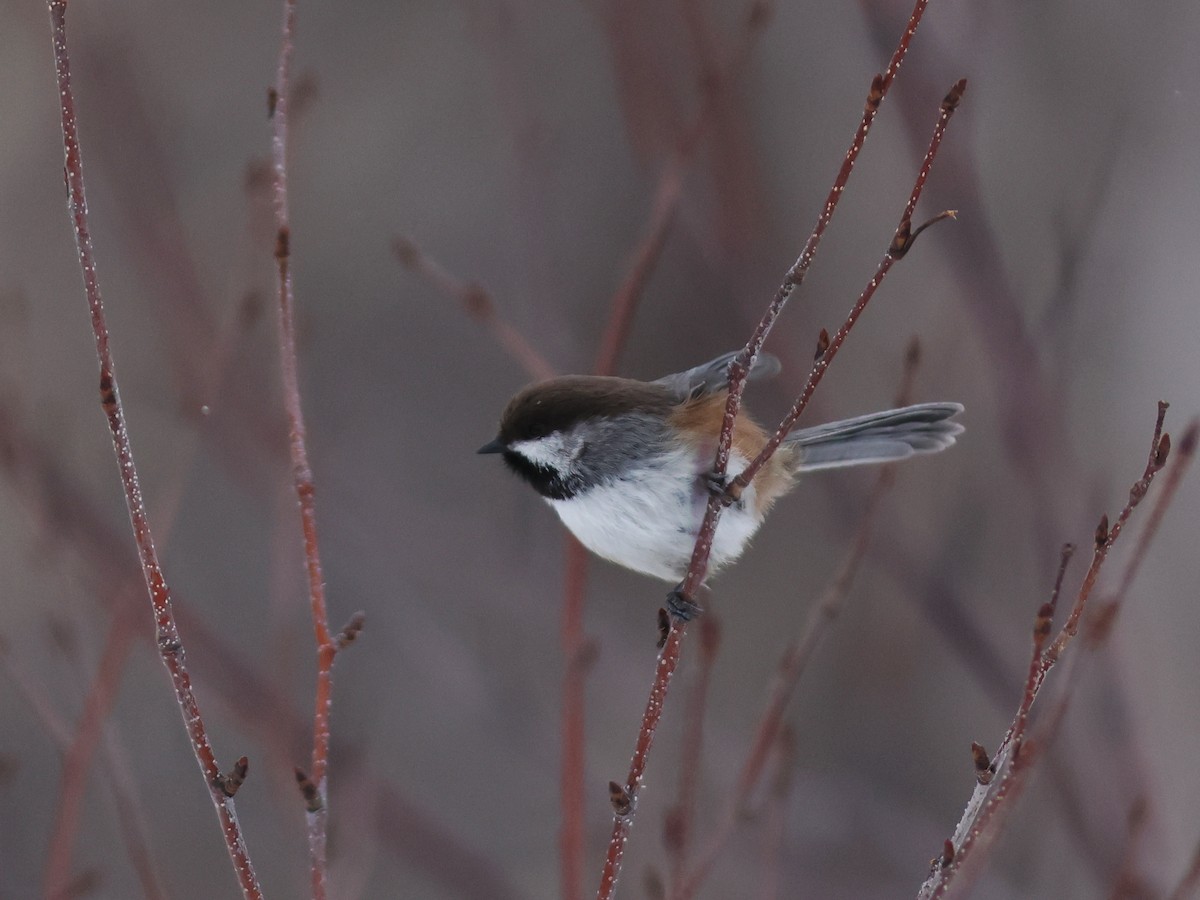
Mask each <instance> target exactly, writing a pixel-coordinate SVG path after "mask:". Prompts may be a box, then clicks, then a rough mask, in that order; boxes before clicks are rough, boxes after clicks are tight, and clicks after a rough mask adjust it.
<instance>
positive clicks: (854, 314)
mask: <svg viewBox="0 0 1200 900" xmlns="http://www.w3.org/2000/svg"><path fill="white" fill-rule="evenodd" d="M966 87H967V82H966V79H965V78H964V79H962V80H961V81H959V82H958V83H957V84H955V85H954V87H952V88H951V89H950V91H949V93H947V94H946V97H945V99H943V100H942V107H941V110H940V111H939V112H938V119H937V124H936V125H934V129H933V135H932V137H930V139H929V146H928V147H927V148H926V150H925V158H924V159H923V160H922V161H921V168H920V170H919V171H918V172H917V178H916V181H915V182H913V187H912V191H911V192H910V193H909V195H908V202H907V203H906V204H905V205H904V212H903V214H901V216H900V224H899V225H898V226H897V227H896V236H895V237H894V238H893V240H892V246H891V247H889V248H888V251H887V253H885V254H884V256H883V259H882V260H880V262H879V266H878V268H876V270H875V275H874V276H873V277H872V278H871V280H870V281H869V282H867V286H866V287H865V288H863V291H862V293H861V294H860V295H859V298H858V302H857V303H856V304H855V305H854V308H853V309H852V310H851V311H850V315H848V316H847V317H846V321H845V322H843V323H842V327H841V328H839V329H838V330H837V333H836V334H835V335H834V336H833V338H832V339H831V340H830V342H829V346H828V348H826V349H825V351H824V352H823V353H822V354H821V355H820V356H819V357H818V358H817V360H816V362H814V363H813V367H812V371H811V372H810V373H809V376H808V382H807V383H806V384H805V385H804V390H803V391H801V393H800V396H799V397H797V398H796V402H795V403H794V404H792V408H791V409H790V410H789V411H788V414H787V415H786V416H784V417H783V420H782V421H781V422H780V423H779V427H778V428H776V429H775V433H774V434H773V435H771V439H770V440H769V441H767V444H766V446H765V447H763V448H762V450H761V451H759V453H758V455H757V456H756V457H755V458H754V459H753V460H752V461H751V462H750V464H749V465H748V466H746V468H745V469H743V470H742V471H741V472H740V473H739V474H738V476H737V477H736V478H734V479H733V481H732V483H731V485H730V488H731V490H732V491H733V492H734V493H740V491H742V490H744V489H745V488H746V487H747V486H748V485H749V484H750V482H751V481H752V480H753V479H754V476H755V475H757V474H758V472H759V471H760V470H761V469H762V467H763V466H765V465H766V464H767V462H769V461H770V459H771V457H772V456H774V455H775V451H776V450H778V449H779V446H780V444H782V443H783V441H784V440H785V439H786V438H787V436H788V434H789V433H790V432H791V430H792V427H793V426H794V425H795V424H796V421H797V420H798V419H799V418H800V415H801V413H803V412H804V409H805V407H807V406H808V401H809V400H810V399H812V395H813V391H815V390H816V388H817V385H818V384H820V383H821V379H822V378H823V377H824V376H825V372H826V370H827V369H828V368H829V364H830V363H831V362H832V361H833V358H834V357H835V356H836V355H837V353H838V351H839V350H840V349H841V347H842V343H843V342H844V341H845V340H846V336H847V335H848V334H849V333H850V329H851V328H853V327H854V323H855V322H857V321H858V317H859V316H861V315H862V312H863V310H864V309H866V307H867V304H868V303H869V302H870V301H871V298H872V297H873V296H874V295H875V291H876V290H878V288H879V286H880V285H881V284H882V283H883V279H884V278H886V277H887V273H888V272H889V271H890V270H891V268H892V265H893V264H894V263H895V262H896V260H898V259H900V258H902V257H903V256H904V255H905V254H906V253H908V251H909V249H910V248H911V247H912V244H913V241H915V240H916V238H917V235H919V234H920V233H921V232H922V231H924V230H925V229H926V228H928V227H929V226H930V225H931V224H933V223H934V222H938V221H941V220H942V219H944V218H947V217H951V216H953V213H952V212H949V211H947V212H942V213H939V214H938V215H936V216H934V217H933V218H932V219H930V220H929V221H928V222H925V223H924V224H922V225H919V226H917V227H916V228H913V225H912V214H913V212H914V211H915V210H916V207H917V201H919V200H920V199H921V192H922V191H923V190H924V188H925V181H926V180H927V179H928V178H929V172H930V170H931V169H932V168H933V161H934V160H935V159H936V158H937V153H938V149H939V148H940V147H941V145H942V138H943V137H944V136H945V134H946V126H948V125H949V124H950V117H951V116H952V115H954V111H955V110H956V109H957V108H958V104H959V102H960V101H961V100H962V95H963V92H964V91H965V90H966Z"/></svg>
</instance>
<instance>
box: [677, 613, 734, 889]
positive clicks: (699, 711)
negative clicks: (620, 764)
mask: <svg viewBox="0 0 1200 900" xmlns="http://www.w3.org/2000/svg"><path fill="white" fill-rule="evenodd" d="M720 646H721V624H720V622H719V621H718V619H717V618H716V617H715V616H714V615H713V614H712V612H711V611H710V612H708V613H707V614H706V615H705V616H704V617H703V618H702V619H701V620H700V659H699V665H698V666H697V671H696V680H695V683H694V684H692V686H691V692H690V693H689V694H688V696H687V699H686V704H685V711H684V724H683V749H682V751H681V752H680V754H679V764H678V769H679V799H678V800H677V801H676V802H675V806H674V807H673V808H672V809H671V810H670V811H669V812H668V813H667V822H666V839H665V841H664V843H665V844H666V846H667V855H668V858H669V861H670V881H669V884H670V885H671V888H670V890H669V891H668V892H667V896H670V897H674V896H676V890H677V888H678V887H679V885H680V884H681V882H682V881H683V877H684V871H685V867H686V865H687V861H688V853H689V852H690V850H691V846H692V835H693V832H694V830H695V818H696V794H697V787H698V783H699V780H700V751H701V749H702V747H703V741H704V714H705V712H706V711H707V709H708V690H709V685H710V684H711V682H712V672H713V666H714V665H715V664H716V661H717V651H718V650H719V649H720Z"/></svg>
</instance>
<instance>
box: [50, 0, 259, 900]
mask: <svg viewBox="0 0 1200 900" xmlns="http://www.w3.org/2000/svg"><path fill="white" fill-rule="evenodd" d="M49 10H50V22H51V30H52V38H53V46H54V63H55V71H56V73H57V77H58V94H59V107H60V111H61V116H62V131H63V148H64V152H65V157H66V164H65V172H66V179H67V191H68V196H69V208H70V215H71V222H72V226H73V229H74V232H75V246H76V249H77V251H78V254H79V264H80V268H81V269H82V271H83V281H84V289H85V291H86V294H87V300H88V307H89V309H90V311H91V317H92V333H93V335H94V337H95V341H96V356H97V359H98V361H99V366H100V403H101V406H102V407H103V409H104V413H105V415H106V417H107V418H108V424H109V430H110V431H111V433H112V440H113V450H114V452H115V454H116V457H117V466H118V468H119V470H120V473H121V484H122V487H123V489H124V493H125V505H126V509H127V510H128V512H129V519H130V523H131V524H132V526H133V533H134V538H135V541H136V543H137V549H138V558H139V561H140V562H141V567H142V574H143V577H144V578H145V581H146V589H147V591H148V593H149V595H150V603H151V606H152V608H153V612H154V624H155V632H156V637H157V641H156V643H157V647H158V651H159V655H160V656H161V657H162V660H163V664H164V665H165V666H166V667H167V671H168V672H169V673H170V675H171V681H172V683H173V685H174V688H175V697H176V701H177V702H178V704H179V708H180V712H181V713H182V714H183V720H184V725H185V727H186V729H187V732H188V738H189V739H190V741H191V744H192V750H193V752H194V753H195V756H196V761H197V763H198V764H199V765H200V770H201V772H202V773H203V775H204V781H205V784H206V785H207V786H208V791H209V796H210V798H211V799H212V802H213V806H214V807H215V809H216V812H217V817H218V819H219V820H220V822H221V833H222V835H223V837H224V839H225V845H226V848H227V850H228V851H229V856H230V859H231V860H232V862H233V867H234V871H235V873H236V874H237V878H238V883H239V884H240V886H241V888H242V893H243V895H244V896H245V897H247V898H260V897H261V896H262V891H261V889H260V888H259V885H258V879H257V877H256V876H255V874H254V866H253V864H252V863H251V861H250V855H249V853H248V851H247V849H246V844H245V841H244V839H243V837H242V831H241V827H240V825H239V824H238V820H237V811H236V808H235V807H234V803H233V799H232V798H231V797H229V796H227V795H226V794H225V793H224V791H223V790H222V789H221V787H220V783H221V771H220V768H219V767H218V765H217V761H216V756H215V754H214V753H213V750H212V746H211V745H210V744H209V741H208V733H207V730H206V729H205V726H204V719H203V718H202V717H201V714H200V707H199V704H198V703H197V701H196V696H195V694H194V692H193V691H192V684H191V677H190V676H189V674H188V671H187V667H186V664H185V660H184V649H183V642H182V639H181V637H180V634H179V628H178V626H177V624H176V621H175V613H174V609H173V606H172V603H171V592H170V589H169V587H168V585H167V581H166V578H165V577H164V576H163V573H162V567H161V565H160V564H159V560H158V554H157V552H156V551H155V549H154V539H153V535H152V532H151V530H150V523H149V520H148V518H147V515H146V509H145V505H144V503H143V501H142V492H141V486H140V482H139V479H138V473H137V466H136V465H135V463H134V459H133V451H132V448H131V446H130V441H129V433H128V430H127V428H126V424H125V412H124V409H123V408H122V406H121V399H120V393H119V390H118V385H117V379H116V373H115V371H114V368H113V359H112V352H111V350H110V348H109V336H108V326H107V324H106V322H105V317H104V303H103V300H102V298H101V294H100V282H99V279H98V277H97V274H96V262H95V255H94V252H93V248H92V238H91V231H90V229H89V225H88V209H87V196H86V193H85V190H84V178H83V162H82V156H81V153H80V146H79V132H78V124H77V122H76V118H75V97H74V93H73V92H72V88H71V67H70V54H69V52H68V46H67V3H66V0H50V3H49Z"/></svg>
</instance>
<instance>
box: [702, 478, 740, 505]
mask: <svg viewBox="0 0 1200 900" xmlns="http://www.w3.org/2000/svg"><path fill="white" fill-rule="evenodd" d="M704 486H705V487H706V488H707V489H708V493H709V495H710V496H713V497H716V498H717V499H718V500H720V501H721V505H722V506H731V505H732V504H734V503H737V502H738V501H740V500H741V499H742V487H741V485H740V484H738V483H737V480H736V479H735V478H734V477H733V476H731V475H729V474H728V473H721V474H717V473H716V472H709V473H708V474H707V475H705V476H704Z"/></svg>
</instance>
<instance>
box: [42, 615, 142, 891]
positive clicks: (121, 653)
mask: <svg viewBox="0 0 1200 900" xmlns="http://www.w3.org/2000/svg"><path fill="white" fill-rule="evenodd" d="M132 646H133V628H132V625H131V623H130V622H129V621H128V620H127V616H126V615H122V614H120V613H118V614H117V615H115V616H114V617H113V619H112V622H111V624H110V625H109V636H108V639H107V640H106V641H105V644H104V655H103V657H101V659H100V666H99V669H98V671H97V672H96V677H95V678H94V679H93V681H92V685H91V688H90V689H89V690H88V693H87V697H86V698H85V699H84V703H83V712H82V714H81V715H80V717H79V724H78V725H77V726H76V729H75V734H74V737H73V738H72V739H71V742H70V745H69V746H68V748H67V752H66V754H65V756H64V758H63V774H62V780H61V781H60V782H59V787H58V800H57V803H56V804H55V811H54V813H55V814H54V827H53V829H52V831H51V833H50V842H49V845H48V849H47V851H46V865H45V874H44V875H43V879H42V884H43V885H44V890H45V893H46V895H47V896H55V895H57V894H61V893H62V892H63V891H64V890H65V888H66V884H67V881H68V880H69V879H70V877H71V846H72V844H73V843H74V838H75V832H76V831H77V829H78V827H79V818H80V814H81V813H82V810H83V799H84V796H85V793H86V784H87V777H88V771H89V769H90V767H91V761H92V755H93V751H94V750H95V748H96V747H98V746H99V744H100V738H101V734H102V732H103V729H104V722H105V720H106V719H107V718H108V713H109V711H110V710H111V709H112V705H113V703H114V702H115V701H116V699H117V692H118V691H119V690H120V687H121V672H122V670H123V669H124V667H125V660H126V658H127V657H128V655H129V651H130V649H131V648H132Z"/></svg>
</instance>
